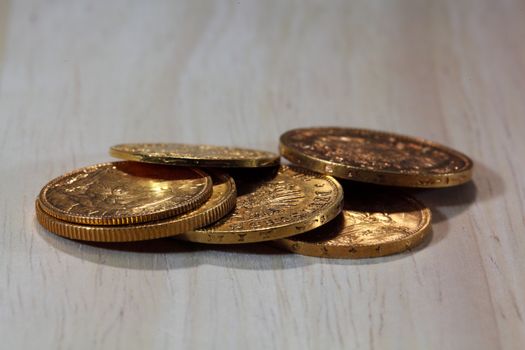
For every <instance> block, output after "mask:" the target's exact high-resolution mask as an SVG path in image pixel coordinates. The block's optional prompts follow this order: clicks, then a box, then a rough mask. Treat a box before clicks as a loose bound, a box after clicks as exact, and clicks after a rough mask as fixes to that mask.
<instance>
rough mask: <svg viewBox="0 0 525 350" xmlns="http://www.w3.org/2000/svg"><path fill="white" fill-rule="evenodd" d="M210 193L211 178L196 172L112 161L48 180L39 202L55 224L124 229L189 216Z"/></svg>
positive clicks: (186, 169) (195, 170) (193, 170)
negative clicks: (108, 226) (61, 221)
mask: <svg viewBox="0 0 525 350" xmlns="http://www.w3.org/2000/svg"><path fill="white" fill-rule="evenodd" d="M211 191H212V180H211V177H210V176H209V175H207V174H206V173H204V172H203V171H201V170H198V169H193V168H187V167H186V168H183V167H178V168H174V167H167V166H162V165H152V164H141V163H137V162H113V163H104V164H98V165H94V166H89V167H85V168H81V169H77V170H75V171H73V172H71V173H69V174H66V175H64V176H61V177H58V178H56V179H54V180H52V181H51V182H49V183H48V184H47V185H46V186H44V188H43V189H42V191H41V192H40V195H39V201H40V203H41V208H42V210H44V211H45V212H46V213H47V214H49V215H51V216H53V217H56V218H57V219H60V220H64V221H69V222H74V223H79V224H87V225H127V224H135V223H141V222H147V221H152V220H159V219H163V218H166V217H170V216H173V215H178V214H181V213H183V212H186V211H189V210H191V209H193V208H195V207H197V206H199V205H201V204H202V203H203V202H204V201H206V200H207V199H208V198H209V197H210V195H211Z"/></svg>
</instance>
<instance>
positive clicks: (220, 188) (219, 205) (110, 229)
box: [35, 171, 236, 242]
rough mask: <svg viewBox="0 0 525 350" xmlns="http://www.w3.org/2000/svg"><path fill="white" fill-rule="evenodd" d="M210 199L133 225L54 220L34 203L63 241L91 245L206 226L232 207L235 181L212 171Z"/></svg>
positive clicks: (40, 218)
mask: <svg viewBox="0 0 525 350" xmlns="http://www.w3.org/2000/svg"><path fill="white" fill-rule="evenodd" d="M212 174H213V175H212V177H213V191H212V195H211V197H210V198H209V199H208V200H207V201H206V202H204V203H203V204H202V205H201V206H199V207H197V208H195V209H193V210H191V211H188V212H185V213H183V214H180V215H177V216H173V217H169V218H167V219H163V220H157V221H151V222H145V223H141V224H134V225H111V226H110V225H83V224H78V223H72V222H67V221H63V220H60V219H57V218H56V217H54V216H51V215H49V214H48V213H47V212H46V211H45V210H43V206H42V203H41V202H40V200H39V199H37V201H36V203H35V208H36V216H37V219H38V221H39V222H40V224H41V225H42V226H43V227H44V228H46V229H47V230H49V231H51V232H53V233H55V234H57V235H59V236H63V237H66V238H71V239H76V240H82V241H93V242H131V241H142V240H148V239H156V238H162V237H171V236H175V235H178V234H180V233H183V232H187V231H190V230H194V229H197V228H199V227H203V226H206V225H209V224H211V223H213V222H215V221H217V220H219V219H220V218H222V217H223V216H224V215H226V214H227V213H229V212H230V211H231V210H232V209H233V207H234V206H235V199H236V188H235V182H234V181H233V179H232V178H231V177H230V176H228V175H227V174H224V173H220V172H218V171H213V173H212Z"/></svg>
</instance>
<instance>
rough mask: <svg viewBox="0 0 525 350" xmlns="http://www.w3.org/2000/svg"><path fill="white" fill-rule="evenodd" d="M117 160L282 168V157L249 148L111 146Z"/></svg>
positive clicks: (150, 144) (171, 145) (145, 144)
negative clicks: (279, 166)
mask: <svg viewBox="0 0 525 350" xmlns="http://www.w3.org/2000/svg"><path fill="white" fill-rule="evenodd" d="M109 153H110V154H111V155H112V156H113V157H116V158H122V159H127V160H135V161H139V162H146V163H157V164H168V165H180V166H204V167H225V168H258V167H269V166H276V165H279V155H277V154H275V153H272V152H266V151H257V150H252V149H245V148H234V147H222V146H211V145H188V144H180V143H129V144H122V145H116V146H113V147H111V149H110V151H109Z"/></svg>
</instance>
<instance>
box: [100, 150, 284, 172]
mask: <svg viewBox="0 0 525 350" xmlns="http://www.w3.org/2000/svg"><path fill="white" fill-rule="evenodd" d="M118 146H121V145H115V146H112V147H111V148H110V150H109V154H110V155H111V156H112V157H115V158H120V159H126V160H132V161H136V162H143V163H152V164H162V165H173V166H190V167H191V166H196V167H211V168H265V167H273V166H277V165H279V164H280V156H279V155H278V154H274V153H272V152H268V151H264V152H265V153H268V155H270V154H273V155H274V157H268V158H259V159H257V158H253V159H202V158H191V157H184V158H175V157H153V156H148V155H146V154H141V153H133V152H124V151H120V150H117V149H115V147H118ZM245 150H247V151H257V150H252V149H245ZM257 152H262V151H257Z"/></svg>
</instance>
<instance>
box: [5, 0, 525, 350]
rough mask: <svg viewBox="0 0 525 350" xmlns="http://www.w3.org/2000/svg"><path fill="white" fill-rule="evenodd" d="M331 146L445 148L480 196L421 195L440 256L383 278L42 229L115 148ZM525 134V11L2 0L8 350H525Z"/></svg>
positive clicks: (350, 265) (300, 262)
mask: <svg viewBox="0 0 525 350" xmlns="http://www.w3.org/2000/svg"><path fill="white" fill-rule="evenodd" d="M310 125H342V126H356V127H367V128H376V129H382V130H389V131H395V132H402V133H406V134H410V135H417V136H422V137H426V138H429V139H432V140H436V141H440V142H442V143H445V144H447V145H450V146H453V147H455V148H458V149H459V150H462V151H464V152H465V153H467V154H469V155H471V156H472V157H473V159H474V160H475V161H476V164H477V168H476V172H475V176H474V178H475V179H474V182H473V183H471V184H468V185H466V186H462V187H460V188H454V189H448V190H442V191H438V190H435V191H419V192H417V196H418V197H419V198H420V199H421V200H423V201H424V202H425V203H426V204H428V205H429V206H430V207H431V209H432V210H433V213H434V221H433V223H434V230H433V234H432V237H431V238H430V239H429V240H427V241H426V242H425V244H424V245H423V246H422V247H420V248H419V249H416V250H415V251H413V252H411V253H407V254H402V255H397V256H393V257H388V258H383V259H371V260H358V261H351V260H337V261H331V260H323V259H315V258H307V257H301V256H295V255H292V254H287V253H284V252H280V251H277V250H274V249H270V248H266V247H264V246H255V247H239V248H220V247H219V248H213V247H211V248H208V247H195V246H191V245H181V244H177V243H175V242H171V241H163V242H160V243H159V242H157V243H153V244H147V245H146V246H144V247H143V248H140V246H139V247H137V246H127V247H120V248H118V249H117V248H111V247H107V246H102V247H101V246H94V245H87V244H80V243H77V242H73V241H69V240H66V239H61V238H59V237H56V236H54V235H52V234H50V233H48V232H46V231H45V230H44V229H42V228H41V227H39V225H38V224H37V222H36V221H35V215H34V210H33V201H34V198H35V196H36V195H37V193H38V191H39V189H40V188H41V186H43V185H44V184H45V183H46V182H47V181H48V180H50V179H51V178H53V177H55V176H58V175H60V174H62V173H63V172H65V171H68V170H71V169H73V168H75V167H80V166H83V165H88V164H92V163H96V162H100V161H106V160H108V159H110V158H109V156H108V154H107V150H108V147H109V146H110V145H112V144H115V143H120V142H131V141H137V142H140V141H179V142H196V143H199V142H200V143H212V144H225V145H238V146H249V147H255V148H261V149H266V150H276V146H277V139H278V137H279V135H280V134H281V133H282V132H284V131H285V130H287V129H290V128H293V127H299V126H310ZM524 132H525V2H523V1H517V0H516V1H513V0H502V1H494V0H471V1H468V0H465V1H463V0H461V1H458V0H448V1H430V0H429V1H416V0H393V1H386V0H385V1H365V0H363V1H344V0H341V1H300V2H298V1H282V0H275V1H245V0H240V1H187V2H182V1H181V2H173V1H132V2H129V1H99V2H95V1H66V0H62V1H59V0H56V1H47V2H39V1H23V0H22V1H11V2H6V1H5V0H0V154H1V172H0V341H1V345H0V347H2V348H5V349H37V348H38V349H186V348H200V349H272V348H275V349H341V348H346V349H351V348H355V349H498V348H502V349H523V348H524V347H525V321H524V318H525V273H524V269H525V235H524V234H525V230H524V226H525V222H524V202H525V187H524V185H525V180H524V177H525V175H524V173H525V162H524V159H525V158H524V154H525V137H524Z"/></svg>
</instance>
